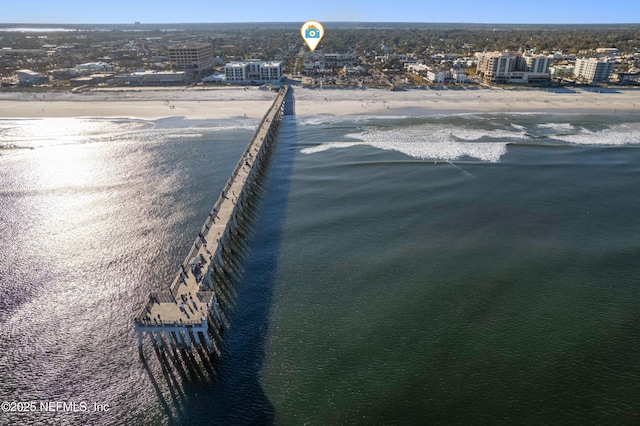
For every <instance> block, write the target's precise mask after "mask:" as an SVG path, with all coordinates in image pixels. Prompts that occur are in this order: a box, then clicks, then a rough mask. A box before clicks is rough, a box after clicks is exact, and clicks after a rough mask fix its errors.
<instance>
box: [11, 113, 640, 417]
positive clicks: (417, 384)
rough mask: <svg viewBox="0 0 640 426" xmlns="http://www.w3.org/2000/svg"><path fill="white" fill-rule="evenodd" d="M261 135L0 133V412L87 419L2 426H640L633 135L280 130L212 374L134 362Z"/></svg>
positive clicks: (28, 124)
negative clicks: (145, 311)
mask: <svg viewBox="0 0 640 426" xmlns="http://www.w3.org/2000/svg"><path fill="white" fill-rule="evenodd" d="M256 124H257V122H255V121H252V120H246V119H234V120H230V121H220V122H217V121H213V122H189V121H180V120H176V119H173V120H161V121H158V122H146V121H137V120H115V121H113V120H86V119H71V120H61V119H51V120H0V154H2V155H0V166H1V167H0V232H1V235H2V244H1V245H0V292H1V294H2V298H1V300H0V333H1V339H0V342H2V343H0V401H22V402H29V401H37V402H38V404H39V403H40V402H41V401H64V402H77V403H80V402H85V403H86V404H87V406H88V407H89V409H88V410H87V411H80V412H61V411H58V412H42V411H40V410H37V411H35V412H27V413H16V412H2V413H0V424H74V425H75V424H78V425H80V424H86V423H87V422H89V423H91V424H102V425H116V424H118V425H119V424H273V423H275V424H286V425H288V424H292V425H297V424H319V425H320V424H322V425H324V424H439V423H440V424H487V423H491V424H496V423H497V424H514V423H516V424H541V423H542V424H625V423H628V424H633V423H637V422H638V421H640V402H639V401H640V360H639V358H638V356H637V353H638V351H639V349H640V283H639V281H638V276H640V266H638V264H639V262H638V254H640V217H639V216H638V208H639V207H640V191H638V190H637V187H638V182H640V149H639V148H640V119H639V118H637V117H635V116H631V115H611V114H609V115H571V114H566V115H562V114H466V115H464V114H458V115H442V116H439V115H420V114H419V113H417V112H416V114H415V115H411V116H389V117H381V116H348V117H330V116H318V117H301V116H299V117H286V118H285V120H284V121H283V123H282V126H281V128H280V133H279V136H278V140H277V144H276V147H275V150H274V152H273V156H272V159H271V162H270V164H269V169H268V173H267V175H266V177H265V179H264V181H263V182H261V184H260V189H259V191H258V192H259V194H260V198H259V200H258V202H257V203H255V211H254V212H253V214H252V218H251V220H250V224H249V226H248V227H247V229H248V230H249V231H248V232H247V233H246V235H245V237H244V239H243V242H242V243H241V244H240V248H241V251H242V252H243V255H242V257H241V259H239V261H238V264H237V265H235V267H234V271H235V278H234V279H233V280H231V283H230V284H228V286H227V287H228V288H227V287H225V291H227V292H228V293H229V294H228V295H227V296H226V297H225V305H224V306H223V311H224V312H225V317H226V319H227V322H228V327H227V328H226V330H225V333H224V335H223V339H222V341H221V342H220V355H219V356H218V355H216V356H212V357H209V356H206V355H205V356H203V354H200V353H196V352H194V354H192V355H185V354H180V353H176V352H173V353H172V352H167V353H165V354H159V353H156V352H155V351H154V350H153V348H152V347H151V346H150V344H149V342H148V341H147V342H146V343H145V347H144V349H143V357H142V358H141V357H140V356H139V353H138V349H137V346H136V338H135V334H134V332H133V328H132V324H131V321H132V318H133V316H134V315H135V314H136V313H137V311H138V310H139V309H140V307H141V306H142V305H143V304H144V302H145V301H146V298H147V295H148V293H149V291H153V290H159V289H162V288H164V286H166V285H167V283H169V282H170V280H171V278H172V276H173V274H174V273H175V271H176V267H177V265H178V264H179V262H180V261H181V260H182V259H183V257H184V255H185V253H186V251H187V249H188V247H189V245H190V244H191V243H192V241H193V238H194V237H195V235H196V234H197V229H199V227H200V226H201V224H202V222H203V221H204V219H205V217H206V215H207V214H208V211H209V209H210V208H211V206H212V205H213V202H214V201H215V199H216V197H217V195H218V193H219V191H220V189H221V188H222V186H223V184H224V182H225V181H226V179H227V177H228V174H229V173H230V172H231V170H232V168H233V166H234V165H235V162H236V161H237V158H238V157H239V155H240V153H241V152H242V150H243V149H244V147H245V146H246V143H247V142H248V140H249V138H250V136H251V134H252V132H253V126H255V125H256ZM95 402H97V403H100V404H109V406H110V410H109V411H108V412H94V411H93V407H94V405H93V404H94V403H95ZM38 408H39V405H38Z"/></svg>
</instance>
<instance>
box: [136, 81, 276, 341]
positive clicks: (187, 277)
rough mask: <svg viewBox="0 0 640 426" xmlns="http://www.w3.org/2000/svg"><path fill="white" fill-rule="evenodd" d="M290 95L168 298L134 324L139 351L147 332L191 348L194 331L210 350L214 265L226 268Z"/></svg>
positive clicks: (253, 144) (263, 128)
mask: <svg viewBox="0 0 640 426" xmlns="http://www.w3.org/2000/svg"><path fill="white" fill-rule="evenodd" d="M287 90H288V88H287V87H284V88H283V89H281V90H280V91H279V92H278V95H277V97H276V99H275V100H274V103H273V105H272V106H271V108H270V109H269V110H268V111H267V113H266V114H265V116H264V117H263V119H262V121H261V122H260V125H259V127H258V129H257V130H256V132H255V133H254V136H253V138H252V139H251V141H250V143H249V145H248V146H247V148H246V149H245V151H244V152H243V154H242V157H241V158H240V161H239V162H238V164H237V165H236V167H235V169H234V171H233V172H232V174H231V177H230V178H229V180H228V181H227V184H226V186H225V188H224V189H223V191H222V193H221V194H220V197H219V198H218V200H217V202H216V204H215V206H214V208H213V209H212V211H211V213H210V214H209V217H208V218H207V220H206V222H205V224H204V226H203V227H202V229H201V231H200V234H199V235H198V237H197V238H196V241H195V242H194V244H193V245H192V248H191V250H190V252H189V255H188V256H187V258H186V259H185V261H184V262H183V264H182V265H181V266H180V270H179V271H178V274H177V276H176V278H175V279H174V281H173V283H172V284H171V286H170V290H169V292H161V293H152V294H151V295H150V297H149V303H148V304H147V306H146V307H145V308H144V309H143V311H142V313H141V315H140V316H138V317H137V318H136V319H135V321H134V325H135V329H136V331H137V332H138V344H139V345H140V346H141V345H142V335H143V333H145V332H147V333H149V335H150V337H151V338H152V339H154V335H153V333H155V334H156V337H157V339H158V341H157V343H158V344H160V345H162V344H163V341H162V336H161V333H162V332H165V333H167V334H168V335H169V336H170V339H169V340H174V341H175V343H178V344H184V343H186V344H187V346H191V338H190V336H189V331H191V332H192V333H193V335H194V338H195V340H196V343H200V338H199V336H198V333H199V332H202V333H203V338H204V339H205V341H206V342H207V344H208V346H209V348H210V349H211V343H210V341H209V339H208V337H207V336H206V330H207V322H208V316H209V314H210V313H213V314H215V318H217V319H218V320H219V318H220V317H219V314H218V311H217V306H216V303H217V300H216V296H215V292H214V291H213V290H214V286H213V282H212V281H211V279H212V278H211V276H212V271H213V269H214V267H215V266H216V265H217V266H218V267H223V265H222V264H223V262H222V256H221V250H222V247H221V246H222V244H223V240H224V238H223V237H224V236H225V233H227V234H228V233H229V232H230V227H232V226H237V218H236V216H235V215H236V211H237V207H238V203H239V201H240V200H241V198H242V197H243V196H246V192H245V191H243V190H244V189H245V185H246V183H247V181H248V180H249V179H250V176H251V172H252V169H253V168H254V165H256V163H257V162H259V161H260V160H261V159H262V158H263V157H264V150H263V145H264V143H265V141H266V140H268V135H269V134H270V132H272V131H273V123H274V122H275V121H277V120H279V119H280V116H281V114H282V109H283V105H284V98H285V96H286V93H287ZM172 333H173V335H172ZM154 341H155V340H154Z"/></svg>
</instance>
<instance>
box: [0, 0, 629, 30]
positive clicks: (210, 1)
mask: <svg viewBox="0 0 640 426" xmlns="http://www.w3.org/2000/svg"><path fill="white" fill-rule="evenodd" d="M314 4H315V5H316V7H310V5H314ZM311 19H313V20H317V21H320V22H322V21H369V22H478V23H640V3H638V0H616V1H610V2H602V1H594V0H583V1H579V0H531V1H527V0H454V1H447V0H386V1H384V0H383V1H381V0H355V1H354V0H349V1H345V0H324V1H317V2H314V1H309V0H305V1H295V0H267V1H260V2H258V1H255V0H239V1H228V0H217V1H216V0H186V1H179V0H102V1H91V0H78V1H73V0H59V1H51V0H29V1H28V2H25V3H23V2H21V1H9V0H2V7H0V22H1V23H78V24H81V23H89V24H91V23H114V24H116V23H133V22H134V21H140V22H142V23H182V22H184V23H189V22H304V21H307V20H311Z"/></svg>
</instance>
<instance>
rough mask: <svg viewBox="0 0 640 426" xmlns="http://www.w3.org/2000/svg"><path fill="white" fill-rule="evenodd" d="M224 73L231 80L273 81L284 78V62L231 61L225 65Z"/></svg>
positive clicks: (245, 81)
mask: <svg viewBox="0 0 640 426" xmlns="http://www.w3.org/2000/svg"><path fill="white" fill-rule="evenodd" d="M224 74H225V77H226V80H227V81H229V82H236V83H242V84H244V83H247V82H255V83H263V82H272V81H275V80H280V79H281V78H282V62H263V61H247V62H231V63H229V64H227V65H225V67H224Z"/></svg>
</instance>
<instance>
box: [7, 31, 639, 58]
mask: <svg viewBox="0 0 640 426" xmlns="http://www.w3.org/2000/svg"><path fill="white" fill-rule="evenodd" d="M325 30H326V34H325V37H324V39H323V40H322V42H321V43H320V45H319V46H318V49H321V50H323V51H325V52H337V53H347V52H356V53H358V54H360V55H366V54H369V55H370V54H373V53H377V54H381V53H382V51H381V47H382V46H383V45H385V46H388V47H389V48H390V49H391V50H392V51H393V52H396V53H410V54H414V55H415V56H417V57H419V58H427V57H429V56H430V55H432V54H434V53H441V52H446V53H455V54H458V55H471V54H473V52H474V51H484V50H487V51H493V50H505V49H510V50H517V49H535V50H537V51H556V50H562V51H564V52H565V53H570V54H578V53H579V52H580V51H582V50H591V49H596V48H598V47H616V48H618V49H619V50H620V52H622V53H633V52H638V51H640V25H630V26H622V25H613V26H605V25H600V26H597V25H596V26H587V25H577V26H576V25H574V26H566V25H547V26H539V25H526V26H518V27H515V26H506V25H502V26H501V25H498V26H491V25H473V24H470V25H466V26H465V25H462V24H386V25H377V24H348V23H342V24H337V23H336V24H327V25H326V26H325ZM43 34H46V36H47V38H46V39H44V38H40V37H39V35H40V34H38V33H19V32H3V33H1V34H0V48H3V47H12V48H15V49H39V48H41V47H42V45H43V44H56V45H62V44H70V45H74V46H76V49H77V51H75V52H69V53H68V55H69V57H68V58H64V59H68V60H73V59H74V57H77V55H82V56H83V60H94V59H96V58H97V57H99V56H106V55H109V54H110V53H112V52H113V51H114V48H115V47H116V46H117V45H118V44H119V43H123V44H124V43H125V42H127V41H130V40H136V41H138V42H140V43H144V44H145V46H147V40H153V43H151V42H150V43H149V44H148V47H149V51H150V52H151V55H159V56H162V55H165V54H166V53H167V52H166V46H168V45H169V44H171V43H174V42H183V41H188V40H197V41H208V42H210V43H211V44H212V45H213V48H214V51H215V52H216V53H217V54H220V55H221V56H223V57H227V56H234V57H238V58H244V59H247V58H251V57H252V56H253V55H254V54H256V53H258V54H259V55H260V56H261V57H263V58H265V59H276V58H277V59H280V60H283V61H284V63H285V66H293V65H294V64H295V61H296V60H297V57H298V53H299V52H302V51H306V47H305V46H304V44H303V41H302V39H301V37H300V32H299V25H298V24H295V23H287V24H258V25H253V24H252V25H248V24H242V25H239V24H216V25H214V24H211V25H209V26H207V25H202V26H200V27H196V26H189V25H184V26H183V27H180V28H173V29H171V28H154V27H152V26H143V27H139V28H136V31H131V28H127V29H122V28H112V29H110V30H102V31H89V30H88V29H86V28H79V29H78V30H77V31H73V32H62V33H43ZM105 42H111V43H108V46H109V48H104V47H98V46H105ZM120 56H122V52H120ZM119 59H122V60H128V61H129V62H131V65H132V66H133V65H134V63H135V62H136V61H137V62H140V60H141V59H142V58H138V57H131V58H124V57H121V58H119ZM0 62H1V61H0ZM43 62H58V63H60V62H61V58H50V59H49V61H43Z"/></svg>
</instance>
